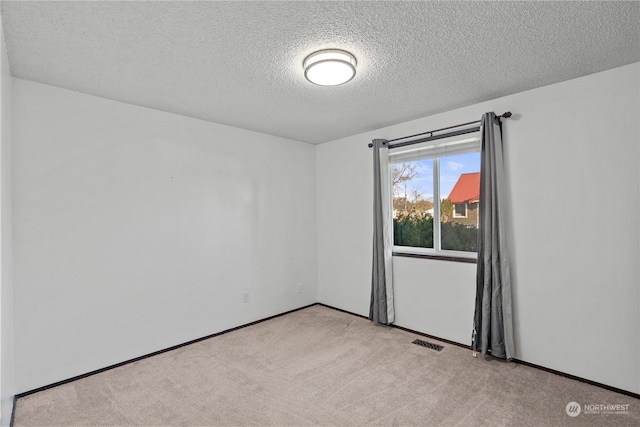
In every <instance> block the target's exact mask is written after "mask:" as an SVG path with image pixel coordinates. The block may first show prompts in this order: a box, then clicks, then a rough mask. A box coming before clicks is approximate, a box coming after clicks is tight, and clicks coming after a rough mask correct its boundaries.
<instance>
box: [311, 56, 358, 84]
mask: <svg viewBox="0 0 640 427" xmlns="http://www.w3.org/2000/svg"><path fill="white" fill-rule="evenodd" d="M302 65H303V67H304V76H305V77H306V78H307V80H309V81H310V82H311V83H315V84H317V85H320V86H337V85H341V84H343V83H346V82H348V81H349V80H351V79H353V77H354V76H355V75H356V58H355V57H354V56H353V55H352V54H350V53H349V52H345V51H344V50H338V49H328V50H320V51H318V52H314V53H312V54H311V55H309V56H307V57H306V58H305V60H304V62H303V63H302Z"/></svg>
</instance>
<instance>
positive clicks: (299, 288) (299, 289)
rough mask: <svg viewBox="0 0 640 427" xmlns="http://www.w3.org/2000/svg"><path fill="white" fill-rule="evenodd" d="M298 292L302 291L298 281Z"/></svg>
mask: <svg viewBox="0 0 640 427" xmlns="http://www.w3.org/2000/svg"><path fill="white" fill-rule="evenodd" d="M298 293H299V294H301V293H302V285H301V284H300V283H298Z"/></svg>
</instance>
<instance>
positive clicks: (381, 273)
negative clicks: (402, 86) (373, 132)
mask: <svg viewBox="0 0 640 427" xmlns="http://www.w3.org/2000/svg"><path fill="white" fill-rule="evenodd" d="M390 201H391V182H390V180H389V149H388V146H387V144H386V140H384V139H374V140H373V266H372V267H373V268H372V274H371V305H370V307H369V319H370V320H372V321H374V322H376V323H382V324H385V325H390V324H391V323H393V321H394V320H395V319H394V311H393V271H392V250H393V241H392V237H391V236H392V233H393V229H392V227H393V225H392V223H391V221H392V218H391V203H390Z"/></svg>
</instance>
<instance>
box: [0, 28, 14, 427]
mask: <svg viewBox="0 0 640 427" xmlns="http://www.w3.org/2000/svg"><path fill="white" fill-rule="evenodd" d="M0 50H1V52H0V69H1V70H0V71H1V77H0V78H1V81H0V100H1V102H0V192H1V194H0V272H1V273H0V334H1V338H0V414H1V416H0V424H2V425H3V426H7V425H9V423H10V421H11V412H12V411H13V396H14V394H15V392H14V391H15V383H14V354H13V351H14V347H13V256H12V253H13V248H12V219H11V218H12V184H11V108H12V107H11V85H12V81H11V70H10V69H9V58H8V57H7V48H6V45H5V42H4V31H3V29H2V20H0Z"/></svg>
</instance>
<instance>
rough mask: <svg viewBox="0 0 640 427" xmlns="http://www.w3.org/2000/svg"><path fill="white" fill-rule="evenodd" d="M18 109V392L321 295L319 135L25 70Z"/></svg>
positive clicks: (17, 89)
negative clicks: (146, 104) (196, 113)
mask: <svg viewBox="0 0 640 427" xmlns="http://www.w3.org/2000/svg"><path fill="white" fill-rule="evenodd" d="M13 107H14V110H13V132H14V133H13V141H14V153H13V155H14V196H15V197H14V227H15V228H14V261H15V265H14V273H15V319H16V320H15V322H16V325H15V339H16V387H17V391H18V392H24V391H28V390H31V389H34V388H37V387H40V386H43V385H47V384H50V383H53V382H55V381H59V380H63V379H66V378H69V377H72V376H75V375H78V374H82V373H86V372H89V371H91V370H95V369H98V368H102V367H105V366H108V365H111V364H114V363H117V362H121V361H124V360H128V359H131V358H134V357H137V356H140V355H144V354H147V353H150V352H153V351H156V350H159V349H163V348H166V347H169V346H172V345H175V344H179V343H182V342H185V341H188V340H191V339H195V338H199V337H202V336H205V335H208V334H212V333H215V332H219V331H222V330H226V329H228V328H232V327H235V326H238V325H242V324H246V323H248V322H251V321H254V320H257V319H262V318H265V317H268V316H271V315H275V314H279V313H282V312H284V311H287V310H291V309H294V308H298V307H301V306H304V305H308V304H312V303H314V302H316V300H317V283H316V240H315V239H316V234H315V232H316V230H315V224H316V218H315V213H316V207H315V199H316V197H315V147H314V146H312V145H309V144H306V143H301V142H297V141H291V140H286V139H282V138H277V137H272V136H268V135H264V134H260V133H255V132H249V131H245V130H241V129H237V128H232V127H228V126H222V125H217V124H213V123H209V122H204V121H199V120H195V119H191V118H187V117H182V116H178V115H174V114H169V113H164V112H160V111H156V110H151V109H146V108H141V107H137V106H133V105H128V104H123V103H119V102H115V101H110V100H106V99H102V98H97V97H93V96H88V95H84V94H80V93H76V92H72V91H68V90H63V89H59V88H55V87H51V86H46V85H41V84H37V83H33V82H30V81H25V80H20V79H14V83H13ZM297 284H302V292H301V293H300V294H298V293H297ZM244 291H248V292H250V302H249V303H246V304H245V303H243V292H244Z"/></svg>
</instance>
